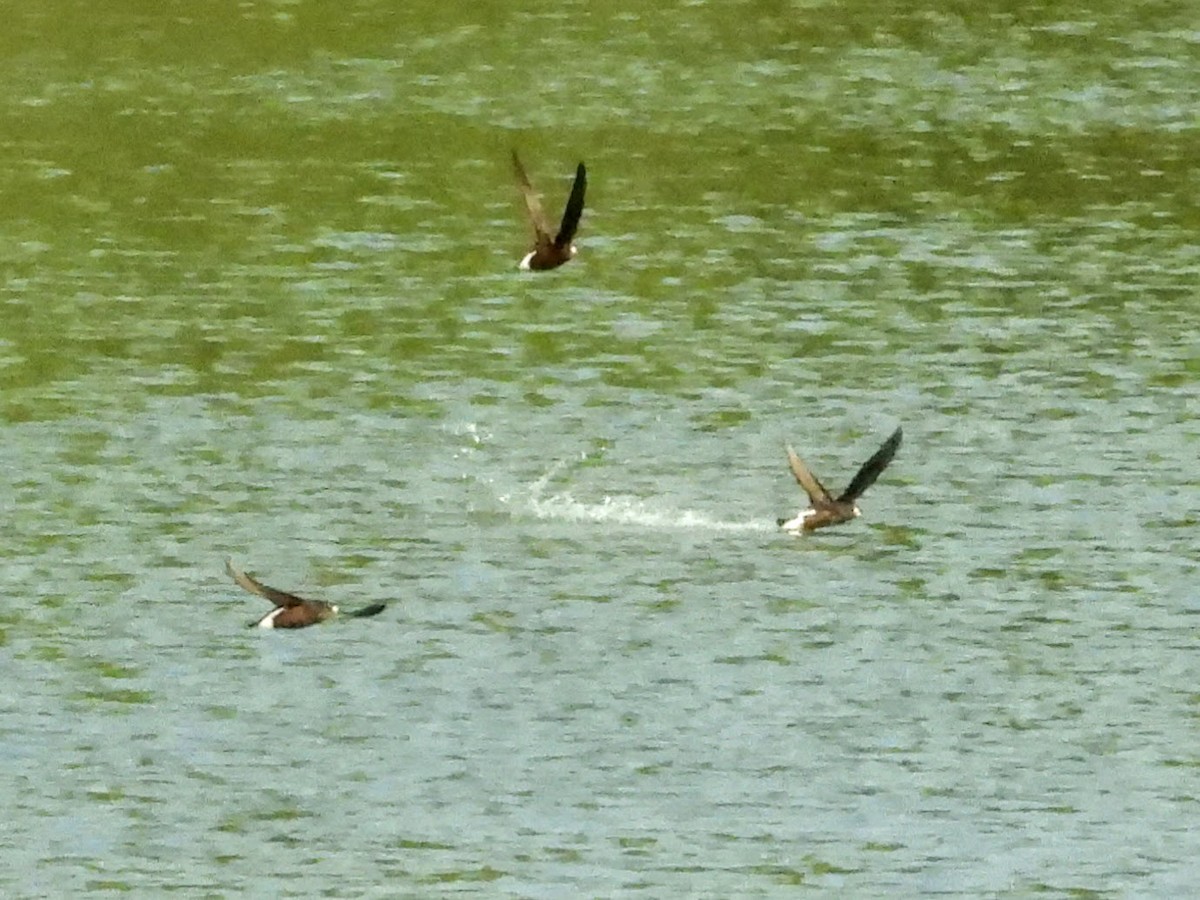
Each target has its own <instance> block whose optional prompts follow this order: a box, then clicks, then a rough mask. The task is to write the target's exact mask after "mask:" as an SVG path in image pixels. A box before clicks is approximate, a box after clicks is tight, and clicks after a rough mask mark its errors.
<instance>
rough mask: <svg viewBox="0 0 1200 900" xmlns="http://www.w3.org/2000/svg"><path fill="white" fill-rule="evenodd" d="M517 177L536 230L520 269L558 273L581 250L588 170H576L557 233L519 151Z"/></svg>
mask: <svg viewBox="0 0 1200 900" xmlns="http://www.w3.org/2000/svg"><path fill="white" fill-rule="evenodd" d="M512 162H513V173H514V174H515V175H516V177H517V187H518V188H520V190H521V196H522V197H523V198H524V199H525V211H526V213H527V214H528V216H529V223H530V225H531V226H532V227H533V249H532V250H530V251H529V252H528V253H527V254H525V258H524V259H522V260H521V265H520V268H522V269H532V270H534V271H544V270H546V269H557V268H558V267H559V266H561V265H562V264H563V263H565V262H567V261H569V260H570V259H572V258H573V257H574V256H575V254H576V252H577V250H576V248H575V244H574V243H572V241H574V239H575V232H576V231H577V230H578V228H579V220H580V218H581V217H582V216H583V195H584V193H585V192H586V191H587V169H585V168H584V165H583V163H580V164H579V165H578V167H577V168H576V169H575V183H574V184H573V185H572V186H571V196H570V197H569V198H568V199H567V206H566V209H565V210H563V216H562V222H561V223H560V224H559V226H558V231H557V232H551V230H550V226H549V225H548V224H547V222H546V216H545V213H543V212H542V203H541V200H540V199H539V197H538V193H537V191H536V190H534V187H533V185H532V184H530V182H529V176H528V175H526V174H525V167H524V166H523V165H521V158H520V157H519V156H517V151H516V150H514V151H513V152H512Z"/></svg>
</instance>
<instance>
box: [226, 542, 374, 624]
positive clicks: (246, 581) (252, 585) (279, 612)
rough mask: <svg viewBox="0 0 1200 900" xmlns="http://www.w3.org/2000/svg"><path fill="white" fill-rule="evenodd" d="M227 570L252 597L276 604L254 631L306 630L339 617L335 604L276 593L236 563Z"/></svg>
mask: <svg viewBox="0 0 1200 900" xmlns="http://www.w3.org/2000/svg"><path fill="white" fill-rule="evenodd" d="M225 571H226V572H228V573H229V576H230V577H231V578H232V579H233V580H234V581H235V582H236V583H237V585H238V587H240V588H242V589H243V590H247V591H249V592H250V593H251V594H258V596H260V597H266V598H267V599H268V600H270V601H271V602H272V603H274V604H275V608H274V609H273V610H271V611H270V612H269V613H267V614H266V615H265V616H263V617H262V618H261V619H258V620H256V621H254V622H251V623H250V627H251V628H254V627H255V626H258V627H259V628H305V627H307V626H309V625H316V624H317V623H318V622H324V621H325V620H326V619H331V618H333V617H334V616H336V615H337V614H338V608H337V607H336V606H334V605H333V604H332V603H325V602H324V601H322V600H305V599H304V598H303V597H297V596H296V595H295V594H289V593H288V592H287V591H280V590H276V589H275V588H273V587H269V586H268V585H265V584H263V583H262V582H261V581H259V580H258V579H257V578H254V577H252V576H250V575H247V574H246V573H245V572H243V571H242V570H241V569H239V568H237V567H236V566H235V565H234V564H233V560H230V559H227V560H225ZM386 607H387V604H386V603H373V604H372V605H370V606H367V607H364V608H362V609H356V610H354V611H353V612H346V613H343V615H347V616H353V617H355V618H365V617H367V616H375V615H378V614H379V613H381V612H383V611H384V609H385V608H386Z"/></svg>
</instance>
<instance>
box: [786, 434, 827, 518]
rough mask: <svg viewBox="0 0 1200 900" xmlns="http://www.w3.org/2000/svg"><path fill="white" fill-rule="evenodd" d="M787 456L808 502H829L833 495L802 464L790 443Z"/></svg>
mask: <svg viewBox="0 0 1200 900" xmlns="http://www.w3.org/2000/svg"><path fill="white" fill-rule="evenodd" d="M787 457H788V465H789V466H790V467H791V469H792V474H793V475H794V476H796V481H797V482H798V483H799V485H800V487H802V488H804V493H806V494H808V500H809V502H810V503H813V504H816V503H829V502H830V501H831V500H833V497H831V496H830V495H829V491H827V490H825V485H823V484H821V482H819V481H818V480H817V476H816V475H814V474H813V473H812V472H811V471H810V470H809V468H808V466H806V465H805V464H804V460H802V459H801V458H800V457H799V456H797V455H796V451H795V450H793V449H792V448H791V445H790V444H789V445H788V448H787Z"/></svg>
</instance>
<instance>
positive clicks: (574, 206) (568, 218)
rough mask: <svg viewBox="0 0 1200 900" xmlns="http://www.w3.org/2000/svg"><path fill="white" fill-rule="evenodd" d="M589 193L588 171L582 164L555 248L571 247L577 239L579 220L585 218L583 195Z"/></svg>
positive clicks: (576, 172) (576, 174)
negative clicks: (572, 242) (576, 232)
mask: <svg viewBox="0 0 1200 900" xmlns="http://www.w3.org/2000/svg"><path fill="white" fill-rule="evenodd" d="M586 191H587V169H585V168H584V167H583V163H580V164H579V165H578V166H577V167H576V169H575V183H574V184H573V185H571V196H570V198H569V199H568V200H567V208H566V209H565V210H564V211H563V217H562V225H560V226H559V229H558V236H557V237H556V238H555V239H554V246H556V247H569V246H570V245H571V241H572V240H573V239H574V238H575V230H576V229H577V228H579V219H580V218H581V217H582V216H583V195H584V193H585V192H586Z"/></svg>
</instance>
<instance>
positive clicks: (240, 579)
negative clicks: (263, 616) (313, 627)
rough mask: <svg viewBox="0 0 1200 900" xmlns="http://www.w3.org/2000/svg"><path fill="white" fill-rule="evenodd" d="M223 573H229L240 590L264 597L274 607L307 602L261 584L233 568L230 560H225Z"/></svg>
mask: <svg viewBox="0 0 1200 900" xmlns="http://www.w3.org/2000/svg"><path fill="white" fill-rule="evenodd" d="M225 571H226V572H228V573H229V577H231V578H232V579H233V580H234V581H235V582H237V585H238V587H240V588H242V590H245V591H249V592H250V593H251V594H258V596H260V597H266V598H267V599H268V600H270V601H271V602H272V603H274V604H275V605H276V606H283V607H288V606H299V605H300V604H301V603H305V602H307V601H305V599H304V598H303V597H297V596H296V595H295V594H289V593H288V592H287V591H280V590H276V589H275V588H273V587H270V586H269V585H265V584H263V583H262V582H261V581H259V580H258V579H257V578H253V577H251V576H250V575H247V574H246V573H245V572H243V571H242V570H241V569H239V568H238V567H237V566H235V565H234V564H233V560H231V559H227V560H225Z"/></svg>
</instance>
